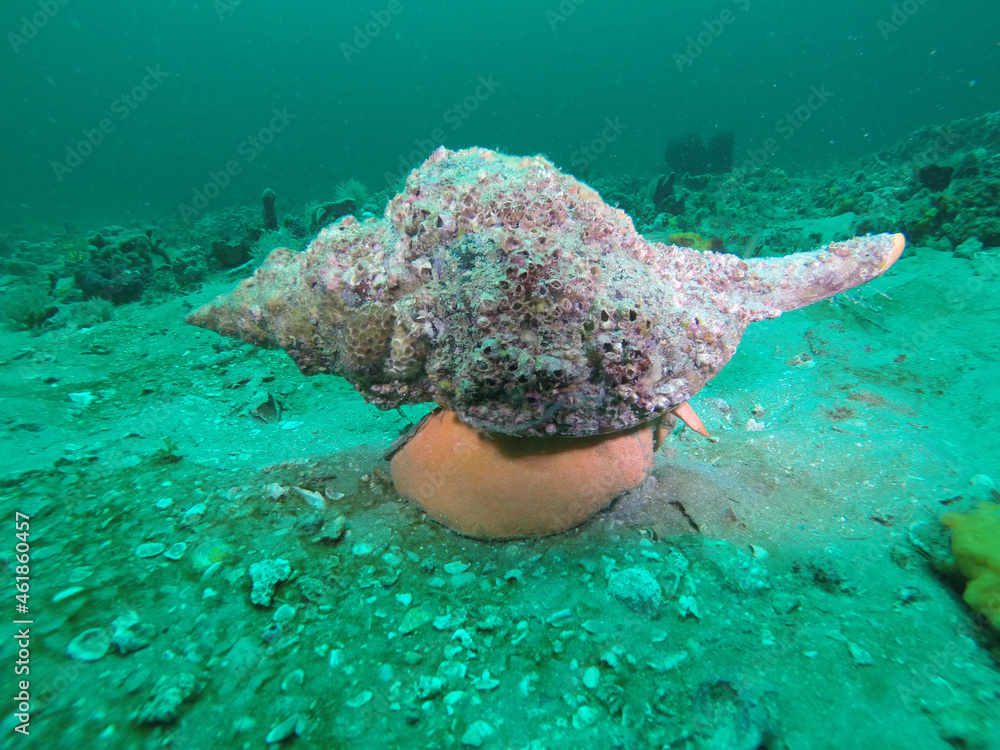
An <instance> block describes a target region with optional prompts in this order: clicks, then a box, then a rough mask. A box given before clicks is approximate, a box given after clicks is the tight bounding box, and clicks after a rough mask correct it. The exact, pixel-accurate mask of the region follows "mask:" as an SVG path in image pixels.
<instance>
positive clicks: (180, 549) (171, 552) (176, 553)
mask: <svg viewBox="0 0 1000 750" xmlns="http://www.w3.org/2000/svg"><path fill="white" fill-rule="evenodd" d="M186 549H187V545H186V544H185V543H184V542H177V543H176V544H171V545H170V548H169V549H168V550H167V551H166V552H164V553H163V556H164V557H165V558H167V559H168V560H174V561H177V560H180V559H181V558H182V557H184V551H185V550H186Z"/></svg>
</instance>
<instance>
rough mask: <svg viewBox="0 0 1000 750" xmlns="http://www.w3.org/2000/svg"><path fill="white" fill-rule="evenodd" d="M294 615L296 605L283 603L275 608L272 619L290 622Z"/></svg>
mask: <svg viewBox="0 0 1000 750" xmlns="http://www.w3.org/2000/svg"><path fill="white" fill-rule="evenodd" d="M293 617H295V607H293V606H291V605H290V604H282V605H281V606H280V607H278V608H277V609H276V610H274V615H273V617H272V618H271V619H273V620H274V621H275V622H288V621H289V620H291V619H292V618H293Z"/></svg>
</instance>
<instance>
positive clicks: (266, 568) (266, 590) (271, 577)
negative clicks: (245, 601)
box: [247, 557, 292, 607]
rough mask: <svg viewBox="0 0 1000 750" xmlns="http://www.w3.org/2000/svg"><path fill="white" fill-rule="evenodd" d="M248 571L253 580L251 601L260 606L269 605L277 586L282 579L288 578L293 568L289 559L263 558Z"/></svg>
mask: <svg viewBox="0 0 1000 750" xmlns="http://www.w3.org/2000/svg"><path fill="white" fill-rule="evenodd" d="M247 572H248V573H249V574H250V579H251V580H252V581H253V588H252V590H251V592H250V602H251V603H253V604H256V605H257V606H258V607H269V606H271V600H272V599H273V598H274V588H275V586H277V585H278V584H279V583H280V582H281V581H286V580H288V577H289V576H290V575H291V574H292V568H291V566H290V565H289V564H288V560H282V559H281V558H280V557H279V558H277V559H274V560H261V561H260V562H257V563H254V564H253V565H251V566H250V568H249V569H248V571H247Z"/></svg>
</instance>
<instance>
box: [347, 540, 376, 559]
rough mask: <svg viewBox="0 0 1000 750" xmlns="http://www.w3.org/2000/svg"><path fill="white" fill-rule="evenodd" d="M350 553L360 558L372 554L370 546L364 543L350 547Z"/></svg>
mask: <svg viewBox="0 0 1000 750" xmlns="http://www.w3.org/2000/svg"><path fill="white" fill-rule="evenodd" d="M351 553H352V554H354V555H357V556H358V557H361V556H363V555H370V554H371V553H372V546H371V545H370V544H366V543H365V542H358V543H357V544H355V545H354V546H353V547H351Z"/></svg>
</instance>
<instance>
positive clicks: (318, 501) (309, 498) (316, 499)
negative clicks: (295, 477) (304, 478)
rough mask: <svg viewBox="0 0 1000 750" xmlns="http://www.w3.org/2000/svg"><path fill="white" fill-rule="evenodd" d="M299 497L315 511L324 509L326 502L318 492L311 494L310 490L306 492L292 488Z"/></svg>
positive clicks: (300, 488)
mask: <svg viewBox="0 0 1000 750" xmlns="http://www.w3.org/2000/svg"><path fill="white" fill-rule="evenodd" d="M293 489H294V490H295V491H296V492H297V493H299V495H300V496H301V497H302V499H303V500H305V501H306V502H307V503H308V504H309V505H311V506H312V507H313V508H315V509H316V510H323V509H324V508H326V500H325V499H324V498H323V496H322V495H321V494H319V493H318V492H313V491H312V490H307V489H305V488H304V487H295V488H293Z"/></svg>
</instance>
